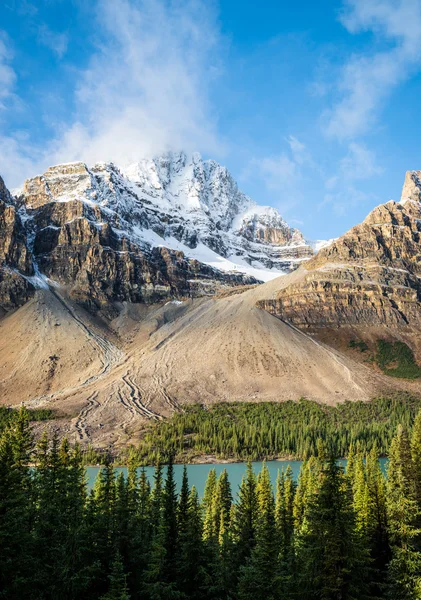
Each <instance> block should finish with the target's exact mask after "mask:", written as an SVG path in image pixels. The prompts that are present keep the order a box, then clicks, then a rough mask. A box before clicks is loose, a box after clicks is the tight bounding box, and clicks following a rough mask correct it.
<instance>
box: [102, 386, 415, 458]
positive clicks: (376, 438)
mask: <svg viewBox="0 0 421 600" xmlns="http://www.w3.org/2000/svg"><path fill="white" fill-rule="evenodd" d="M420 409H421V400H420V399H419V398H416V397H410V396H408V395H404V394H400V395H398V396H396V397H394V398H375V399H373V400H372V401H371V402H344V403H342V404H338V405H336V406H328V405H326V404H319V403H318V402H314V401H311V400H306V399H301V400H300V401H299V402H293V401H288V402H256V403H254V402H253V403H248V402H225V403H220V404H215V405H214V406H211V407H203V406H200V405H193V406H189V407H186V408H185V409H184V410H183V411H182V412H178V413H175V414H174V415H173V416H172V417H171V418H169V419H166V420H164V421H162V422H159V423H156V424H154V425H153V426H151V427H149V429H148V430H147V431H146V432H145V434H144V435H143V437H142V440H141V442H140V444H139V445H138V446H137V447H136V448H132V449H131V450H130V451H129V452H127V453H126V455H128V456H130V455H131V456H134V457H136V460H137V461H138V462H139V463H140V464H145V465H150V464H155V462H156V461H157V460H159V459H160V458H161V459H162V457H164V459H168V457H169V456H171V455H172V456H174V457H175V460H176V462H179V463H184V462H185V463H189V462H191V461H192V460H194V459H195V457H197V456H199V457H200V456H203V455H213V456H215V457H217V458H222V459H230V460H249V459H251V460H263V459H265V458H278V457H288V458H291V457H293V458H296V459H299V460H302V459H306V458H309V457H310V456H317V452H318V440H319V439H322V440H323V441H324V442H325V445H326V446H327V447H328V448H329V451H330V452H331V453H332V454H333V455H334V456H336V457H346V456H347V454H348V450H349V447H350V445H351V444H353V445H356V444H358V445H359V447H360V448H361V450H362V451H364V452H366V453H367V452H370V450H371V449H372V448H374V447H376V448H377V451H378V452H379V453H380V454H381V455H382V456H386V455H387V452H388V450H389V446H390V443H391V441H392V438H393V436H394V435H395V433H396V428H397V426H398V425H399V424H401V425H404V426H405V427H406V428H407V429H408V430H409V429H410V428H411V427H412V423H413V422H414V419H415V416H416V414H417V413H418V411H419V410H420ZM121 459H122V460H123V462H125V461H126V460H127V456H122V457H120V460H121ZM95 462H96V461H95Z"/></svg>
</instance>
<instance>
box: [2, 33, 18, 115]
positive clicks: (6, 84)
mask: <svg viewBox="0 0 421 600" xmlns="http://www.w3.org/2000/svg"><path fill="white" fill-rule="evenodd" d="M11 58H12V55H11V52H10V50H9V48H8V40H7V37H6V35H5V34H3V32H2V31H1V30H0V110H1V109H5V102H6V100H7V99H8V98H9V97H10V96H11V95H12V91H13V86H14V84H15V80H16V74H15V72H14V70H13V69H12V67H11V66H10V64H9V62H10V60H11Z"/></svg>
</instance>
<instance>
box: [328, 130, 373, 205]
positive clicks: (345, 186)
mask: <svg viewBox="0 0 421 600" xmlns="http://www.w3.org/2000/svg"><path fill="white" fill-rule="evenodd" d="M383 171H384V169H383V168H382V167H380V166H379V165H378V164H377V161H376V156H375V154H374V152H372V151H371V150H369V149H368V148H367V147H366V146H364V145H363V144H357V143H355V142H351V143H350V144H349V145H348V153H347V154H346V155H345V156H344V157H343V158H342V159H341V160H340V161H339V163H338V168H337V172H336V173H335V174H334V175H332V176H330V177H328V178H327V179H326V180H325V190H326V193H325V196H324V198H323V201H322V202H321V203H320V204H319V209H320V208H323V207H324V206H326V205H330V206H332V208H333V211H334V213H335V214H336V215H338V216H343V215H345V214H347V213H348V212H349V210H350V209H352V208H355V207H356V206H358V205H360V204H363V203H367V202H369V201H371V200H377V197H376V196H375V195H374V194H370V193H366V192H364V191H363V190H360V189H358V188H357V183H358V182H359V181H363V180H367V179H370V178H371V177H376V176H380V175H381V174H382V173H383Z"/></svg>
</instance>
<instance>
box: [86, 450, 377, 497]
mask: <svg viewBox="0 0 421 600" xmlns="http://www.w3.org/2000/svg"><path fill="white" fill-rule="evenodd" d="M346 462H347V461H346V460H339V461H338V463H339V464H341V465H343V466H344V467H346ZM386 462H387V459H385V458H381V459H380V463H381V466H382V469H384V468H385V465H386ZM252 464H253V468H254V471H255V472H256V473H258V472H259V471H260V469H261V468H262V465H263V463H262V462H254V463H252ZM266 464H267V466H268V469H269V473H270V476H271V479H272V483H273V484H274V485H275V482H276V477H277V475H278V471H280V470H282V469H286V468H287V466H288V465H290V466H291V469H292V472H293V474H294V477H295V479H297V478H298V474H299V472H300V468H301V465H302V461H300V460H290V461H287V460H285V461H279V460H273V461H268V462H267V463H266ZM212 468H214V469H215V470H216V474H217V475H219V474H220V473H222V471H223V470H224V469H226V470H227V472H228V478H229V480H230V483H231V489H232V491H233V494H234V495H235V493H236V492H237V490H238V486H239V485H240V483H241V479H242V477H243V475H244V473H245V470H246V463H244V462H241V463H230V464H205V465H187V473H188V477H189V484H190V487H191V486H192V485H194V486H196V489H197V491H198V493H199V495H200V496H202V494H203V491H204V489H205V483H206V479H207V477H208V473H209V471H210V469H212ZM145 469H146V474H147V476H148V478H149V480H150V482H151V483H152V481H153V473H154V468H153V467H145ZM115 470H116V473H117V474H118V473H120V472H123V473H126V472H127V469H126V467H116V469H115ZM99 471H100V467H87V469H86V472H87V477H88V486H89V487H92V486H93V484H94V482H95V479H96V477H97V475H98V472H99ZM164 473H165V468H164ZM174 474H175V479H176V483H177V487H178V489H180V485H181V477H182V474H183V465H174Z"/></svg>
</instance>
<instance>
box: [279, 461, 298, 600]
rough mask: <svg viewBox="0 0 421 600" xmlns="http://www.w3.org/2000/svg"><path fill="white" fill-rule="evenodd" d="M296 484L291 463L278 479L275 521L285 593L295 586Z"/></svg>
mask: <svg viewBox="0 0 421 600" xmlns="http://www.w3.org/2000/svg"><path fill="white" fill-rule="evenodd" d="M295 489H296V484H295V482H294V477H293V473H292V469H291V467H290V465H288V467H287V469H286V472H284V471H282V473H279V471H278V477H277V481H276V505H275V522H276V532H277V538H278V549H279V580H280V586H281V589H282V591H283V595H285V596H288V594H290V592H291V591H292V588H293V586H294V575H295V573H296V566H295V564H294V559H295V552H294V497H295Z"/></svg>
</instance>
